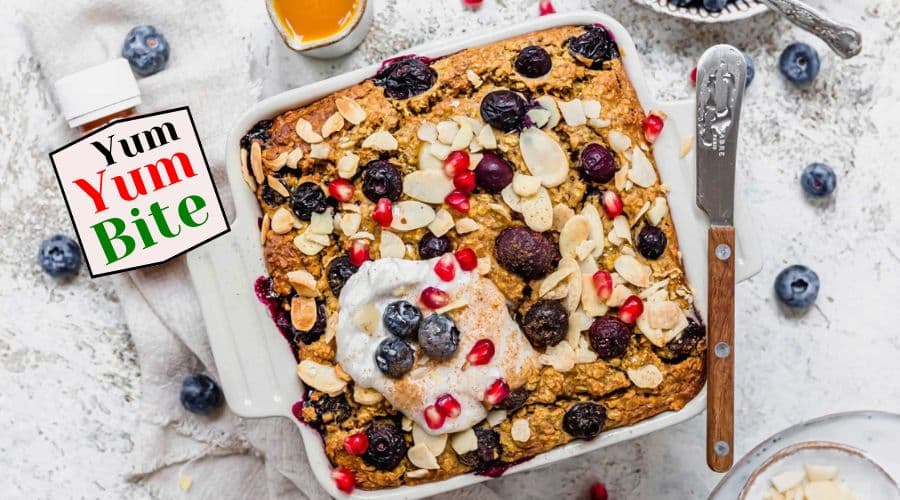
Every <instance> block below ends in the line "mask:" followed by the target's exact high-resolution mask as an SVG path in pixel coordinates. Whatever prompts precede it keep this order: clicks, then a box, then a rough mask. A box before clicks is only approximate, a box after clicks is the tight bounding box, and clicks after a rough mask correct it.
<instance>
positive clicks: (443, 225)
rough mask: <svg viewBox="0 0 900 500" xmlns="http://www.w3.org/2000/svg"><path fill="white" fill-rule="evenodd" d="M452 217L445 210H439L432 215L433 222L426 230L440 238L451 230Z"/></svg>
mask: <svg viewBox="0 0 900 500" xmlns="http://www.w3.org/2000/svg"><path fill="white" fill-rule="evenodd" d="M453 225H454V224H453V215H452V214H451V213H450V212H448V211H447V210H446V209H443V208H441V209H439V210H438V211H437V213H436V214H435V215H434V220H433V221H431V224H429V225H428V230H429V231H431V233H432V234H434V235H435V236H437V237H438V238H440V237H441V236H443V235H445V234H447V233H448V232H450V230H451V229H453Z"/></svg>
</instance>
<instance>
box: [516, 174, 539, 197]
mask: <svg viewBox="0 0 900 500" xmlns="http://www.w3.org/2000/svg"><path fill="white" fill-rule="evenodd" d="M512 187H513V191H514V192H515V193H516V194H517V195H519V196H520V197H522V198H527V197H529V196H534V195H536V194H537V192H538V191H539V190H540V189H541V179H540V178H538V177H535V176H533V175H525V174H522V173H519V172H516V173H515V174H514V175H513V180H512Z"/></svg>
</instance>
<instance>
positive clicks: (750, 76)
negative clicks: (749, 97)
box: [741, 50, 756, 87]
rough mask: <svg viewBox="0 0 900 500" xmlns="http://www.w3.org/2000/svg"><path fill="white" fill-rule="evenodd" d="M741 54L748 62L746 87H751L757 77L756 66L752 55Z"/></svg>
mask: <svg viewBox="0 0 900 500" xmlns="http://www.w3.org/2000/svg"><path fill="white" fill-rule="evenodd" d="M741 54H744V60H745V61H747V83H746V84H745V86H746V87H749V86H750V84H751V83H753V77H755V76H756V66H755V65H754V64H753V57H752V56H750V54H748V53H746V52H744V51H743V50H742V51H741Z"/></svg>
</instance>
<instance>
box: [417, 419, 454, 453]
mask: <svg viewBox="0 0 900 500" xmlns="http://www.w3.org/2000/svg"><path fill="white" fill-rule="evenodd" d="M412 437H413V443H415V444H424V445H425V447H426V448H428V451H430V452H431V454H432V455H434V456H436V457H437V456H439V455H440V454H441V453H443V452H444V448H446V447H447V435H446V434H438V435H432V434H428V433H427V432H425V429H423V428H422V427H421V426H419V425H418V424H416V423H413V428H412Z"/></svg>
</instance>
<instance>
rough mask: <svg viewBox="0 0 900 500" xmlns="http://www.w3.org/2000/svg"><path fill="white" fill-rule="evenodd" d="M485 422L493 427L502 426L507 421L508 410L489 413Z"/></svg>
mask: <svg viewBox="0 0 900 500" xmlns="http://www.w3.org/2000/svg"><path fill="white" fill-rule="evenodd" d="M485 420H486V421H487V423H488V425H490V426H491V427H497V426H498V425H500V424H502V423H503V421H504V420H506V410H492V411H489V412H488V414H487V417H485ZM454 449H455V448H454Z"/></svg>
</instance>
